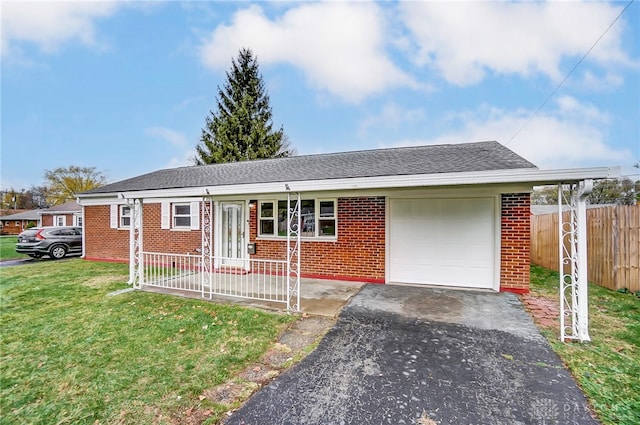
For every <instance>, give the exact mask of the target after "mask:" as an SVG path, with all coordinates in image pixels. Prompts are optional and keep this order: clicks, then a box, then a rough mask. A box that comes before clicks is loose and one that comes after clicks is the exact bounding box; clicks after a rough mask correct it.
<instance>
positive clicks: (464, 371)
mask: <svg viewBox="0 0 640 425" xmlns="http://www.w3.org/2000/svg"><path fill="white" fill-rule="evenodd" d="M225 423H226V424H238V425H240V424H243V425H257V424H274V425H275V424H323V425H330V424H394V425H395V424H418V425H432V424H442V425H443V424H510V425H512V424H536V425H538V424H597V423H598V422H597V421H595V420H594V419H593V418H592V417H591V415H590V413H589V410H588V408H587V404H586V401H585V398H584V396H583V394H582V393H581V391H580V390H579V389H578V387H577V386H576V383H575V381H574V380H573V379H572V377H571V375H570V374H569V373H568V372H567V371H566V370H565V369H564V368H563V367H562V364H561V363H560V360H559V358H558V357H557V356H556V355H555V353H554V352H553V351H552V350H551V348H550V347H549V345H548V344H547V342H546V341H545V340H544V338H543V337H542V336H541V335H540V333H539V332H538V330H537V329H536V327H535V326H534V324H533V322H532V320H531V318H530V317H529V315H528V314H527V313H526V312H525V311H524V310H523V308H522V305H521V304H520V301H519V300H518V298H517V297H516V296H515V295H513V294H507V293H500V294H497V293H487V292H476V291H457V290H445V289H434V288H415V287H399V286H390V285H367V286H366V287H364V288H363V290H362V291H361V292H360V293H358V294H357V295H356V296H355V297H354V298H353V299H352V300H351V302H350V303H349V304H348V305H347V306H346V307H345V308H344V309H343V310H342V313H341V314H340V316H339V318H338V322H337V324H336V326H335V327H334V328H333V329H332V330H331V331H329V333H328V334H327V335H326V336H325V338H324V339H323V340H322V342H321V343H320V345H319V346H318V348H317V349H316V350H315V351H314V352H313V353H311V354H310V355H309V356H307V357H306V358H305V359H304V360H303V361H302V362H300V363H299V364H298V365H296V366H295V367H293V368H292V369H290V370H288V371H287V372H285V373H283V374H282V375H281V376H280V377H279V378H278V379H276V380H275V381H273V382H272V383H271V384H269V385H268V386H266V387H265V388H263V389H262V390H261V391H259V392H258V393H256V394H255V395H254V396H253V397H252V398H251V399H250V400H249V401H248V402H247V403H246V404H245V405H244V406H243V407H242V408H241V409H239V410H238V411H237V412H235V413H234V414H233V415H232V416H231V417H229V418H228V419H227V421H226V422H225Z"/></svg>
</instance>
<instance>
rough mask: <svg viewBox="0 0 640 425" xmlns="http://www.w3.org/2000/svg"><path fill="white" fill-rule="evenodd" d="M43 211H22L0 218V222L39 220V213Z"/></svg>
mask: <svg viewBox="0 0 640 425" xmlns="http://www.w3.org/2000/svg"><path fill="white" fill-rule="evenodd" d="M41 211H44V210H29V211H23V212H19V213H16V214H8V215H3V216H2V217H0V220H2V221H11V220H33V221H37V220H40V212H41Z"/></svg>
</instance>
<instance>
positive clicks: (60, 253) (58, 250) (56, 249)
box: [49, 245, 67, 260]
mask: <svg viewBox="0 0 640 425" xmlns="http://www.w3.org/2000/svg"><path fill="white" fill-rule="evenodd" d="M49 255H50V256H51V258H53V259H55V260H59V259H61V258H63V257H64V256H65V255H67V248H65V247H64V245H54V246H53V247H51V250H50V251H49Z"/></svg>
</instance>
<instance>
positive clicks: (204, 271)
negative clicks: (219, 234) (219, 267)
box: [200, 198, 213, 298]
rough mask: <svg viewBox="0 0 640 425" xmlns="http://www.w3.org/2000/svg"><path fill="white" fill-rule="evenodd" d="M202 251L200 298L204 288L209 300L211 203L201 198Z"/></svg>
mask: <svg viewBox="0 0 640 425" xmlns="http://www.w3.org/2000/svg"><path fill="white" fill-rule="evenodd" d="M201 233H202V250H201V253H200V255H201V258H200V264H201V266H200V279H201V280H200V287H201V289H202V297H204V296H205V287H208V288H209V298H211V297H212V294H211V291H212V286H211V257H212V255H213V252H212V249H211V247H212V243H213V202H212V201H211V199H207V198H202V232H201Z"/></svg>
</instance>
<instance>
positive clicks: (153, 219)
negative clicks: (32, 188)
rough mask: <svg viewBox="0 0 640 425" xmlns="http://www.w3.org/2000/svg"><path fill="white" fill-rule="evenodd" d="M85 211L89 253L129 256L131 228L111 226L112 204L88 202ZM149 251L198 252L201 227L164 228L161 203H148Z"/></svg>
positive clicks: (145, 218)
mask: <svg viewBox="0 0 640 425" xmlns="http://www.w3.org/2000/svg"><path fill="white" fill-rule="evenodd" d="M84 214H85V223H86V224H85V242H84V244H85V257H86V258H91V259H103V260H125V261H128V260H129V231H128V230H126V229H112V228H111V227H110V214H111V208H110V206H109V205H100V206H87V207H85V209H84ZM143 221H144V229H143V233H142V236H143V241H142V247H143V249H144V250H145V251H151V252H166V253H174V254H187V253H194V252H195V249H196V248H199V247H200V245H201V240H202V236H201V233H200V230H191V231H180V230H169V229H161V228H160V204H145V205H144V210H143Z"/></svg>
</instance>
